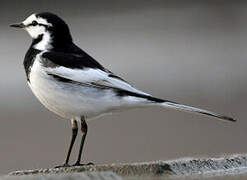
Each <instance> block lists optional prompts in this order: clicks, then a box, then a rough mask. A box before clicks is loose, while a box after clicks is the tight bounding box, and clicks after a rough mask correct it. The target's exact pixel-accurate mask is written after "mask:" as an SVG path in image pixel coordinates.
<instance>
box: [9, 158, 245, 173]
mask: <svg viewBox="0 0 247 180" xmlns="http://www.w3.org/2000/svg"><path fill="white" fill-rule="evenodd" d="M95 171H96V172H102V171H103V172H105V171H111V172H113V173H116V174H117V175H119V176H121V177H140V176H142V177H143V176H149V177H157V176H159V177H160V176H163V177H164V176H165V177H184V176H191V175H208V174H211V175H217V176H220V175H226V174H240V173H246V172H247V154H236V155H230V156H221V157H218V158H183V159H177V160H169V161H157V162H144V163H130V164H110V165H90V166H82V167H79V166H78V167H69V168H51V169H37V170H24V171H15V172H11V173H10V175H12V176H13V175H15V176H16V175H44V174H58V173H75V172H77V173H78V172H95Z"/></svg>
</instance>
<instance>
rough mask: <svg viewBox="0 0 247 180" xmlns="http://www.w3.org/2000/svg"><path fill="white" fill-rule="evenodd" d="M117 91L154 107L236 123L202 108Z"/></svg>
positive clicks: (121, 94) (144, 94)
mask: <svg viewBox="0 0 247 180" xmlns="http://www.w3.org/2000/svg"><path fill="white" fill-rule="evenodd" d="M116 90H117V93H118V95H119V96H132V97H137V98H141V99H145V100H148V102H149V103H150V102H151V103H152V105H159V106H162V107H167V108H171V109H177V110H180V111H187V112H192V113H198V114H204V115H208V116H212V117H215V118H218V119H221V120H225V121H232V122H235V121H236V119H233V118H231V117H229V116H225V115H222V114H218V113H214V112H211V111H208V110H204V109H200V108H196V107H192V106H187V105H183V104H179V103H176V102H172V101H168V100H164V99H159V98H156V97H153V96H151V95H149V94H146V93H143V94H139V93H136V92H130V91H126V90H122V89H116ZM145 105H147V104H146V103H145Z"/></svg>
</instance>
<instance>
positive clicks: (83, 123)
mask: <svg viewBox="0 0 247 180" xmlns="http://www.w3.org/2000/svg"><path fill="white" fill-rule="evenodd" d="M87 129H88V128H87V123H86V121H85V118H84V117H82V118H81V132H82V138H81V145H80V149H79V154H78V158H77V161H76V163H75V164H74V165H73V166H83V165H93V163H88V164H81V155H82V150H83V146H84V142H85V139H86V136H87Z"/></svg>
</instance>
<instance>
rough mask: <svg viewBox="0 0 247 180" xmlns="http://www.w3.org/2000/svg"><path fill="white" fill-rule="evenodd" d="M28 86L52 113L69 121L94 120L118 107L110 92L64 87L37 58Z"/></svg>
mask: <svg viewBox="0 0 247 180" xmlns="http://www.w3.org/2000/svg"><path fill="white" fill-rule="evenodd" d="M29 79H30V82H29V83H28V84H29V86H30V88H31V89H32V92H33V93H34V94H35V96H36V97H37V98H38V99H39V101H40V102H41V103H42V104H43V105H44V106H45V107H46V108H48V109H49V110H50V111H52V112H54V113H56V114H58V115H59V116H61V117H64V118H67V119H72V118H75V119H78V118H79V117H81V116H85V117H86V118H92V117H95V116H99V115H100V114H104V113H109V112H110V111H111V110H112V108H113V107H118V106H119V102H118V99H116V97H115V96H114V95H113V94H112V92H111V91H109V90H102V89H101V90H98V89H96V88H91V87H83V86H80V85H77V84H75V85H74V84H70V83H62V82H59V81H56V80H55V79H54V78H53V77H52V76H50V75H48V74H47V73H46V71H45V67H43V66H42V65H41V63H40V61H39V59H38V57H37V59H36V60H35V61H34V64H33V66H32V68H31V72H30V78H29Z"/></svg>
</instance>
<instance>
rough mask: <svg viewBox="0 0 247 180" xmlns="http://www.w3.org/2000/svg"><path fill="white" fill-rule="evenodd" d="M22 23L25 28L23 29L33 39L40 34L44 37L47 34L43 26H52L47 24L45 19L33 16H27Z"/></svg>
mask: <svg viewBox="0 0 247 180" xmlns="http://www.w3.org/2000/svg"><path fill="white" fill-rule="evenodd" d="M22 23H23V24H24V25H25V26H26V27H25V28H24V29H25V30H26V31H27V32H28V34H29V35H30V36H31V37H32V38H33V39H36V38H38V36H39V35H41V34H44V35H45V34H46V33H48V32H47V31H46V28H45V26H52V24H51V23H48V22H47V20H46V19H43V18H41V17H36V15H35V14H32V15H31V16H29V17H28V18H27V19H26V20H24V21H23V22H22ZM44 25H45V26H44Z"/></svg>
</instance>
